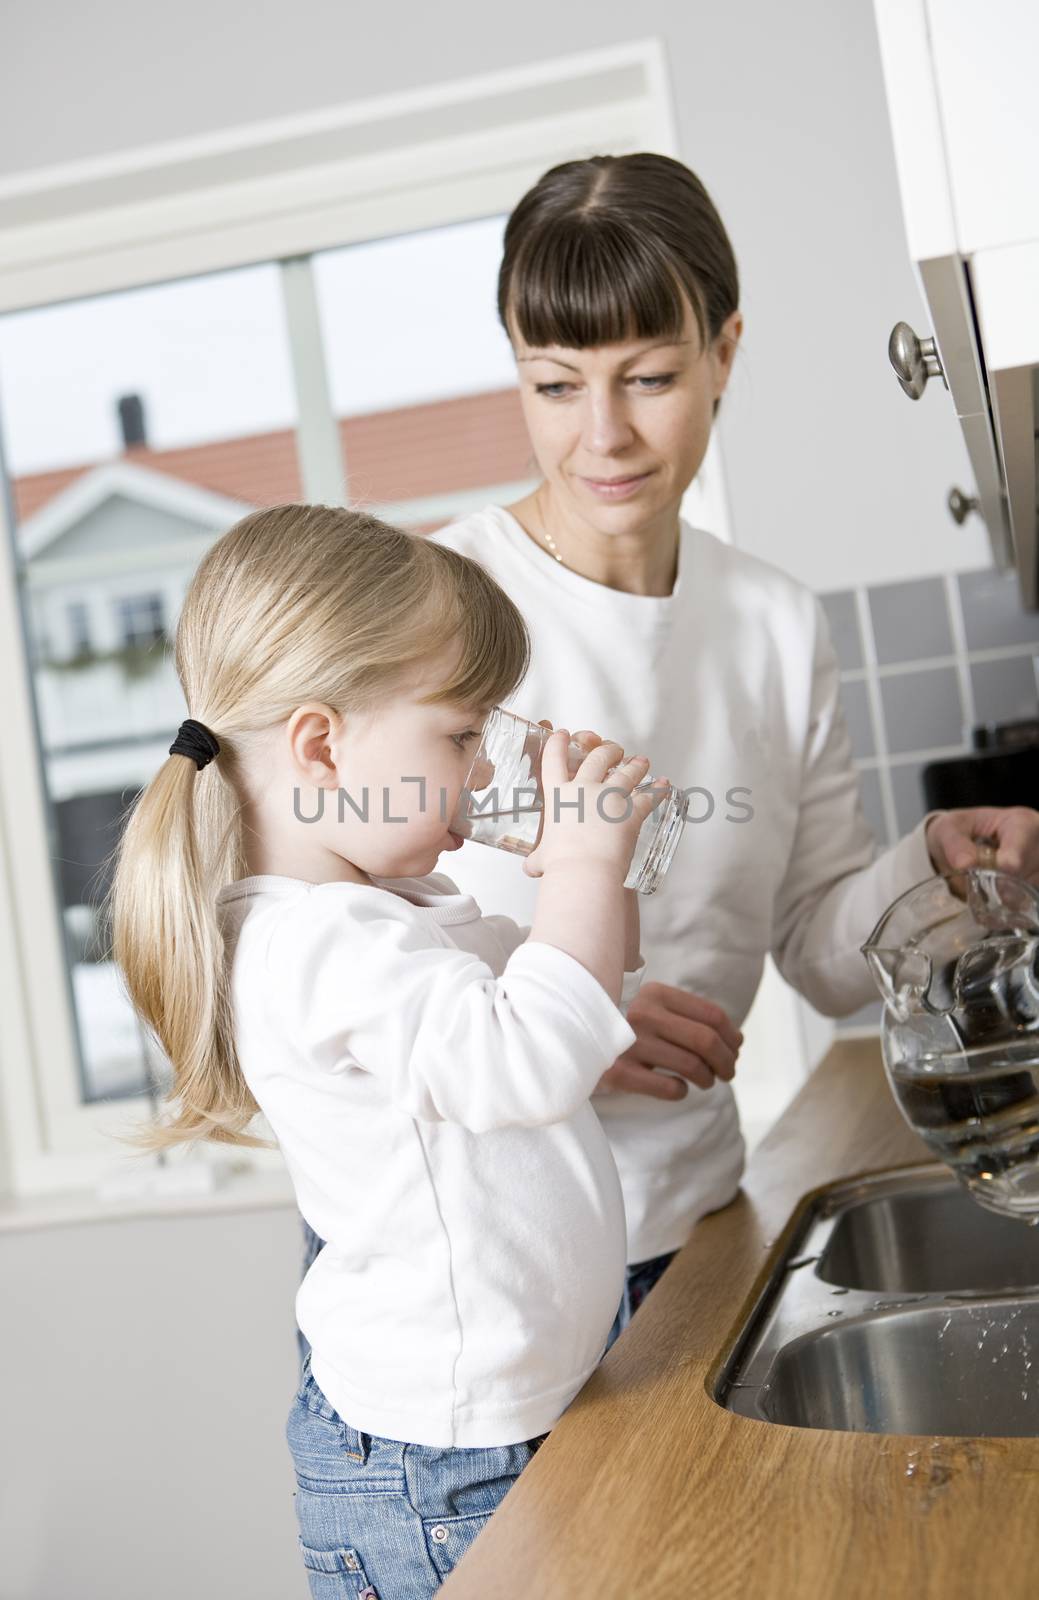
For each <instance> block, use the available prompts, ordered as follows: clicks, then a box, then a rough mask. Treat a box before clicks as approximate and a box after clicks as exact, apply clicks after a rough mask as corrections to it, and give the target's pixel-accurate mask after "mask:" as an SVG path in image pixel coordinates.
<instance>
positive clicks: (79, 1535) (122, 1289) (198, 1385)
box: [0, 1207, 308, 1600]
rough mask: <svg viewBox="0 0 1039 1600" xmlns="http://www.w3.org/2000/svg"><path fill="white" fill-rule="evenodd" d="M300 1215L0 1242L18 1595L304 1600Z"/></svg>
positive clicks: (5, 1430)
mask: <svg viewBox="0 0 1039 1600" xmlns="http://www.w3.org/2000/svg"><path fill="white" fill-rule="evenodd" d="M301 1248H302V1247H301V1240H300V1225H299V1219H298V1217H297V1215H296V1211H295V1208H294V1207H281V1208H279V1209H276V1210H259V1211H250V1212H245V1213H239V1214H228V1215H215V1216H214V1215H210V1216H198V1215H195V1216H174V1217H168V1218H162V1219H159V1220H156V1219H151V1220H146V1219H139V1220H133V1221H130V1220H127V1221H118V1220H113V1221H103V1222H94V1223H89V1224H80V1225H73V1226H64V1227H48V1228H43V1229H38V1230H34V1231H31V1232H25V1233H0V1283H2V1284H3V1298H4V1306H5V1314H4V1318H3V1323H2V1326H0V1417H2V1418H3V1427H2V1429H0V1483H2V1484H3V1493H2V1494H0V1551H2V1552H3V1554H2V1556H0V1569H2V1575H0V1593H2V1594H3V1597H4V1600H73V1597H74V1600H142V1597H143V1596H145V1595H146V1596H147V1597H148V1600H186V1597H187V1596H189V1595H190V1596H192V1597H193V1600H218V1597H219V1600H225V1597H232V1596H234V1597H236V1600H237V1597H238V1596H243V1597H244V1596H246V1595H247V1596H248V1597H249V1600H304V1597H305V1596H306V1594H307V1592H308V1590H307V1583H306V1578H305V1575H304V1571H303V1564H302V1562H301V1561H300V1558H299V1555H298V1554H297V1550H296V1532H297V1529H296V1519H295V1512H294V1510H293V1499H292V1495H293V1491H294V1489H295V1478H294V1475H293V1471H292V1460H291V1457H290V1455H289V1452H288V1447H287V1445H286V1444H285V1440H284V1433H283V1430H284V1426H285V1420H286V1418H287V1416H288V1413H289V1406H290V1405H291V1403H292V1399H293V1396H294V1394H295V1391H296V1386H297V1384H298V1381H299V1375H298V1355H297V1351H296V1343H295V1335H294V1329H295V1324H294V1321H293V1299H294V1295H295V1290H296V1286H297V1282H298V1277H299V1262H300V1257H301Z"/></svg>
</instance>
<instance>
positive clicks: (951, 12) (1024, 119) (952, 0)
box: [874, 0, 1039, 609]
mask: <svg viewBox="0 0 1039 1600" xmlns="http://www.w3.org/2000/svg"><path fill="white" fill-rule="evenodd" d="M874 9H875V14H876V20H877V31H878V36H879V41H880V53H881V60H882V64H883V71H884V82H885V88H886V91H887V100H888V109H889V113H890V120H891V131H892V137H893V140H894V148H895V160H896V164H897V168H898V178H899V186H900V189H901V194H902V209H903V214H904V217H905V226H906V238H907V242H908V245H909V251H910V254H911V256H912V259H913V261H914V263H915V266H916V269H917V274H918V277H919V279H920V285H921V288H922V290H923V293H924V297H925V299H926V301H927V305H928V308H929V310H930V313H931V318H932V327H931V329H930V330H926V329H924V330H916V331H917V332H918V333H919V336H920V340H921V342H923V340H925V339H926V338H927V336H928V334H929V333H930V334H933V338H934V342H935V345H936V346H937V351H936V358H935V359H932V360H931V361H930V362H929V363H928V362H926V347H925V349H924V351H917V349H916V347H915V345H914V344H913V342H912V340H911V339H910V338H908V337H907V336H904V337H903V339H902V355H903V359H904V360H905V361H907V362H908V365H909V366H912V364H913V361H914V358H916V388H917V389H918V390H922V387H923V385H924V384H926V382H927V378H928V376H930V377H931V378H933V379H935V380H936V381H937V382H941V381H942V378H944V382H945V385H946V387H947V388H948V390H949V392H950V394H951V397H952V401H953V404H954V407H955V412H956V415H957V417H958V418H959V421H960V425H961V428H962V430H963V435H964V439H965V442H966V445H967V450H968V454H969V456H970V461H971V467H972V470H973V472H974V475H975V485H976V488H975V493H976V498H977V501H978V510H979V511H980V513H981V515H982V516H983V517H984V519H985V523H986V526H987V527H988V530H989V535H990V538H991V542H992V550H993V555H994V558H995V560H996V562H997V564H998V565H1000V566H1001V567H1009V566H1014V567H1016V569H1017V572H1018V576H1019V580H1020V585H1021V593H1022V598H1023V600H1024V603H1025V604H1026V605H1027V606H1028V607H1029V608H1030V609H1036V608H1037V607H1039V567H1037V539H1036V464H1035V437H1036V418H1037V415H1039V404H1037V400H1039V378H1037V374H1039V94H1037V93H1036V88H1035V75H1036V64H1037V61H1039V5H1037V4H1036V3H1035V0H988V3H987V4H985V5H984V6H982V5H979V4H977V3H976V0H874ZM903 376H904V377H906V378H908V377H909V371H908V367H907V368H906V369H905V370H904V372H903ZM906 386H907V385H906V383H905V382H904V383H903V387H906ZM917 397H918V396H917ZM908 421H909V419H908V418H907V425H908Z"/></svg>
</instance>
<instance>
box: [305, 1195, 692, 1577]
mask: <svg viewBox="0 0 1039 1600" xmlns="http://www.w3.org/2000/svg"><path fill="white" fill-rule="evenodd" d="M304 1229H305V1236H306V1240H305V1243H306V1248H305V1270H306V1269H309V1267H310V1264H311V1262H312V1261H313V1260H314V1257H315V1256H316V1255H317V1253H318V1251H319V1250H320V1249H321V1248H322V1244H323V1240H321V1239H320V1238H318V1236H317V1234H315V1233H314V1231H313V1230H312V1229H311V1228H309V1227H308V1226H307V1224H306V1223H304ZM671 1260H672V1255H664V1256H656V1257H655V1258H654V1259H653V1260H652V1261H640V1262H638V1263H637V1264H636V1265H634V1266H630V1267H629V1268H628V1274H627V1280H626V1282H625V1286H624V1295H623V1297H622V1299H621V1304H620V1306H619V1308H618V1311H617V1315H616V1317H615V1319H614V1323H613V1327H612V1328H611V1329H610V1334H609V1337H608V1339H607V1341H606V1349H607V1350H608V1349H609V1347H610V1345H611V1344H612V1343H613V1341H614V1340H615V1339H616V1338H617V1336H618V1334H619V1333H620V1332H621V1330H622V1329H623V1328H626V1327H627V1325H628V1323H629V1322H630V1321H631V1318H632V1317H633V1316H634V1314H635V1312H636V1311H637V1310H638V1308H639V1306H640V1305H641V1303H642V1301H643V1300H644V1298H645V1297H646V1295H647V1294H648V1293H649V1291H650V1289H652V1287H653V1285H654V1284H655V1283H656V1281H657V1279H658V1278H659V1277H660V1275H661V1273H662V1272H663V1271H664V1269H665V1267H666V1266H667V1265H668V1263H669V1262H670V1261H671ZM300 1341H301V1348H302V1349H303V1350H304V1352H305V1353H304V1357H303V1368H302V1374H301V1377H300V1384H299V1389H298V1390H297V1392H296V1397H295V1399H294V1400H293V1403H292V1409H291V1411H290V1412H289V1418H288V1422H287V1424H286V1429H285V1436H286V1438H287V1440H288V1444H289V1449H290V1450H291V1452H292V1458H293V1462H294V1464H295V1468H296V1485H297V1488H296V1518H297V1521H298V1523H299V1530H300V1531H299V1543H300V1552H301V1554H302V1556H303V1564H304V1566H305V1568H306V1572H307V1579H308V1582H309V1584H310V1593H311V1596H312V1597H313V1600H429V1596H431V1595H433V1594H435V1592H436V1590H437V1589H439V1588H440V1585H441V1584H442V1583H443V1581H444V1579H445V1578H446V1577H447V1576H448V1574H449V1573H450V1572H451V1571H452V1570H453V1569H454V1567H455V1565H456V1564H457V1563H458V1562H459V1561H460V1560H461V1558H462V1556H463V1555H464V1554H465V1552H466V1551H467V1550H468V1548H469V1546H470V1545H471V1544H472V1542H473V1540H474V1539H475V1538H476V1536H477V1534H478V1533H479V1532H480V1530H481V1529H482V1528H483V1527H484V1526H485V1525H486V1523H487V1520H488V1518H489V1517H490V1516H491V1514H492V1512H493V1511H494V1510H495V1509H496V1508H497V1507H498V1505H500V1503H501V1501H502V1500H503V1499H504V1498H505V1496H506V1494H507V1493H508V1491H509V1490H510V1489H511V1487H512V1485H513V1484H514V1483H515V1481H516V1479H517V1478H518V1477H519V1475H520V1473H521V1472H522V1471H523V1468H524V1467H525V1466H526V1465H527V1462H528V1461H529V1460H530V1458H531V1456H533V1454H534V1452H535V1451H536V1450H537V1449H538V1447H539V1445H540V1444H541V1443H542V1442H543V1440H544V1439H545V1438H546V1437H547V1435H546V1434H541V1435H540V1436H539V1437H538V1438H536V1439H527V1440H525V1441H524V1442H523V1443H521V1444H508V1445H493V1446H492V1445H488V1446H486V1447H481V1448H476V1449H472V1448H470V1449H461V1448H448V1447H440V1446H433V1445H422V1444H405V1443H403V1442H401V1441H399V1440H395V1439H384V1438H381V1437H380V1436H379V1435H377V1434H367V1433H361V1432H359V1431H358V1430H357V1429H356V1428H353V1427H351V1426H350V1424H349V1423H347V1422H345V1421H344V1420H343V1418H342V1417H341V1416H340V1415H339V1414H338V1412H337V1411H335V1410H334V1409H333V1407H332V1405H331V1403H330V1401H329V1400H328V1398H327V1397H326V1395H325V1394H324V1392H323V1390H322V1389H321V1388H320V1387H319V1385H318V1383H317V1381H316V1379H315V1378H314V1376H313V1374H312V1372H311V1370H310V1347H309V1345H307V1343H306V1341H305V1340H304V1339H303V1335H302V1333H301V1334H300Z"/></svg>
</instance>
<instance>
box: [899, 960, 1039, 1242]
mask: <svg viewBox="0 0 1039 1600" xmlns="http://www.w3.org/2000/svg"><path fill="white" fill-rule="evenodd" d="M1037 967H1039V939H1037V938H1036V937H1035V935H1033V934H1030V933H1025V932H1018V931H1007V932H1004V931H1000V932H997V933H991V934H989V935H988V936H987V937H984V938H982V939H980V940H978V941H976V942H975V943H973V944H971V945H970V946H969V947H968V948H967V949H966V950H964V951H962V952H960V953H959V954H958V956H957V957H956V958H955V959H954V960H951V961H948V962H946V963H943V964H938V965H936V967H935V968H934V969H933V970H932V981H931V985H930V991H929V994H930V1000H931V1004H932V1006H934V1007H935V1009H936V1010H937V1012H938V1013H939V1015H940V1016H942V1017H943V1018H944V1019H945V1024H946V1026H947V1027H948V1030H949V1033H950V1035H951V1036H954V1037H955V1046H954V1047H953V1048H952V1049H950V1048H949V1047H948V1046H946V1048H944V1049H942V1050H939V1051H935V1050H931V1049H928V1048H927V1046H926V1044H925V1045H924V1048H923V1049H922V1051H921V1053H920V1054H916V1052H915V1051H914V1052H913V1053H912V1055H911V1057H908V1058H907V1056H905V1055H903V1057H902V1059H899V1058H898V1055H897V1054H896V1055H895V1057H894V1058H893V1059H892V1061H891V1066H890V1071H889V1077H890V1081H891V1087H892V1089H893V1090H894V1093H895V1098H896V1099H897V1101H898V1103H899V1106H900V1108H901V1110H902V1113H903V1115H904V1116H905V1118H906V1120H907V1121H908V1123H909V1124H910V1126H911V1127H912V1128H914V1129H915V1130H916V1132H917V1133H918V1134H919V1135H920V1137H921V1138H922V1139H923V1140H924V1141H925V1143H926V1144H928V1145H929V1146H930V1148H931V1149H932V1150H933V1151H934V1153H935V1155H936V1156H938V1157H939V1158H940V1159H941V1160H942V1161H944V1162H946V1163H947V1164H948V1165H949V1166H950V1167H952V1169H953V1171H954V1172H955V1173H956V1175H957V1177H958V1178H959V1179H960V1181H961V1182H962V1183H965V1184H966V1186H967V1188H968V1189H970V1191H971V1193H972V1194H973V1195H974V1196H975V1198H976V1199H977V1200H979V1201H980V1202H981V1204H982V1205H984V1206H987V1207H989V1209H991V1210H994V1211H1000V1212H1003V1213H1004V1214H1010V1215H1013V1216H1018V1217H1022V1218H1024V1219H1025V1220H1027V1221H1031V1222H1039V984H1037ZM918 1037H919V1035H918Z"/></svg>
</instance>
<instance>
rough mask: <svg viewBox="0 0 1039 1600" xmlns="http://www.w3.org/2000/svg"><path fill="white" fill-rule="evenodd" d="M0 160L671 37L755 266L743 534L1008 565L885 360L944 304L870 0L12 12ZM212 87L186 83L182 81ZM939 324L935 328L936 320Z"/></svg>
mask: <svg viewBox="0 0 1039 1600" xmlns="http://www.w3.org/2000/svg"><path fill="white" fill-rule="evenodd" d="M4 26H5V49H4V61H3V64H0V172H3V171H7V172H13V171H16V170H23V169H31V168H33V167H38V166H45V165H48V164H51V163H55V162H61V161H67V160H74V159H78V158H82V157H90V156H100V155H105V154H110V153H112V152H118V151H121V150H124V149H125V148H126V147H127V146H130V145H145V144H149V143H153V142H155V141H157V140H164V139H174V138H179V137H184V136H188V135H195V134H204V133H207V132H213V131H215V130H218V129H222V128H228V127H232V126H235V125H236V124H238V123H240V122H243V121H252V120H255V119H263V118H268V117H275V116H279V115H286V114H291V113H294V112H304V111H311V110H313V109H314V108H316V107H323V106H330V105H335V104H340V103H343V102H350V101H352V100H356V99H357V98H358V97H362V96H365V97H366V96H372V95H377V94H380V93H386V92H391V91H394V90H401V89H407V88H412V87H416V86H420V85H423V84H427V83H430V82H438V81H442V80H447V79H453V78H459V77H463V76H465V75H467V74H470V73H475V72H480V71H488V70H494V69H500V68H505V67H509V66H514V65H518V64H521V63H527V62H536V61H539V60H542V59H545V58H547V57H551V56H553V55H556V54H559V53H563V52H575V51H580V50H587V49H591V48H596V47H600V46H604V45H608V44H614V43H620V42H623V41H625V40H629V39H632V38H639V37H645V36H647V35H657V36H659V37H660V38H661V39H662V40H663V41H664V43H665V46H666V48H667V52H668V58H669V69H670V74H671V79H672V84H673V89H674V101H675V108H676V114H677V121H678V129H679V136H680V145H681V154H682V156H683V157H684V159H685V160H687V161H688V162H689V163H690V164H691V165H692V166H693V167H694V168H695V169H696V170H697V171H698V172H699V173H700V174H701V176H702V177H703V179H704V181H705V182H706V183H707V185H708V187H709V189H710V190H711V192H712V194H713V195H714V197H715V198H716V200H717V203H718V205H719V208H720V210H721V212H722V215H723V217H724V218H725V221H726V224H727V226H728V228H729V231H730V233H731V235H732V238H733V242H734V245H735V248H736V251H737V255H738V258H739V261H740V264H741V270H742V277H743V286H744V293H743V306H744V311H745V314H746V319H747V331H746V343H745V350H744V353H743V355H742V357H741V358H740V361H739V365H738V369H737V372H736V375H735V378H734V381H733V383H732V385H731V386H730V391H729V395H728V396H727V397H726V403H725V406H724V408H723V413H722V421H721V427H722V434H723V444H724V451H725V460H726V470H727V478H728V486H729V492H730V497H731V503H732V511H733V522H734V528H735V532H736V538H737V540H738V542H739V543H740V544H741V545H743V546H745V547H746V548H747V549H750V550H753V551H755V552H756V553H758V554H761V555H763V556H766V557H768V558H770V559H772V560H774V561H776V562H777V563H779V564H780V565H781V566H784V567H786V568H787V569H788V570H790V571H791V572H794V573H795V574H796V575H797V576H799V577H801V578H803V579H804V580H805V581H807V582H809V583H811V584H812V585H813V586H814V587H816V588H820V589H836V588H839V587H842V586H844V585H846V584H850V583H882V582H885V581H888V580H890V579H896V578H904V577H911V576H916V575H919V574H922V573H928V572H936V571H945V570H959V569H961V568H969V567H972V566H973V567H977V566H981V565H984V564H986V562H987V555H986V544H985V540H984V537H983V534H982V531H981V529H980V525H979V524H978V523H977V519H971V520H970V521H969V522H968V524H967V525H966V527H965V528H964V529H962V530H959V529H957V528H956V527H955V525H954V524H953V522H952V521H951V520H950V519H949V517H948V514H947V512H946V510H945V508H944V496H945V494H946V492H947V490H948V488H949V486H950V485H951V484H953V483H960V484H962V485H963V486H964V487H968V486H969V481H970V480H969V477H968V472H967V463H966V453H965V451H964V448H963V445H962V443H961V441H960V437H959V434H958V430H957V427H956V424H955V421H954V418H953V415H952V407H951V404H950V402H949V397H948V395H946V394H945V393H944V391H942V390H941V388H940V385H931V388H930V390H929V391H928V393H927V394H926V395H925V396H924V398H923V400H922V401H921V402H920V403H919V404H918V405H915V406H914V405H913V404H912V403H911V402H910V401H908V400H907V399H906V398H905V396H904V395H902V393H901V391H900V390H899V389H898V387H897V385H896V383H895V381H894V377H893V375H892V374H891V372H890V370H889V368H888V365H887V358H886V346H887V338H888V334H889V332H890V330H891V327H892V326H893V324H894V323H895V322H896V321H897V320H898V319H899V318H905V319H906V320H908V321H910V322H915V323H916V324H917V325H920V324H923V323H924V322H925V321H926V317H925V313H924V311H923V306H922V300H921V297H920V294H919V291H918V289H917V286H916V282H915V279H914V277H913V274H912V270H911V268H910V264H909V261H908V257H907V254H906V246H905V238H904V234H903V228H902V219H901V211H900V205H899V198H898V190H897V183H896V175H895V165H894V156H893V152H892V145H891V136H890V132H889V127H888V121H887V113H886V109H885V102H884V94H883V85H882V79H881V72H880V61H879V52H878V46H877V40H876V34H875V28H874V22H873V11H872V5H871V3H870V0H845V3H843V4H841V5H839V6H835V5H832V4H830V3H828V0H799V3H798V4H797V5H795V6H793V7H791V6H776V5H773V4H771V3H770V0H743V3H742V4H736V5H718V4H705V3H704V0H646V3H645V4H643V5H642V6H640V7H639V8H638V9H637V11H634V12H633V10H632V8H631V6H630V4H628V3H627V0H594V3H593V0H574V3H572V4H571V5H569V6H559V5H558V4H557V3H556V0H529V3H528V4H527V5H526V6H524V8H523V10H522V14H520V13H517V15H516V22H515V26H514V27H513V28H511V29H509V28H508V27H503V26H502V18H501V14H500V12H499V11H496V10H494V9H493V8H492V9H488V7H487V6H486V5H484V4H482V3H480V0H451V3H450V4H449V5H448V6H446V7H432V8H430V7H420V6H415V7H412V8H410V10H409V13H408V26H407V28H405V29H401V27H400V26H399V15H398V11H397V10H396V9H395V8H389V9H387V8H382V9H380V8H379V7H372V6H344V5H342V4H340V3H339V0H298V3H296V4H294V5H293V6H291V7H290V6H287V5H285V4H283V3H282V0H276V3H275V0H260V3H257V0H249V3H248V4H247V3H246V0H222V4H221V5H220V6H217V7H214V6H212V5H210V4H208V3H207V0H182V3H181V4H180V5H178V6H177V7H176V8H174V9H170V8H168V7H167V8H162V7H159V8H156V7H154V6H140V5H138V4H136V3H135V0H95V3H94V4H92V5H90V6H82V5H80V4H78V3H76V0H54V3H53V4H52V5H50V6H49V7H48V9H47V25H46V27H44V26H42V25H41V24H40V22H39V20H38V14H36V13H34V12H33V10H32V8H31V7H28V6H21V7H16V8H13V10H12V11H10V12H9V14H8V16H7V17H6V18H5V25H4ZM188 87H189V88H190V93H188V92H186V89H187V88H188ZM922 331H925V332H926V331H928V330H927V329H926V328H923V329H922Z"/></svg>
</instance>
